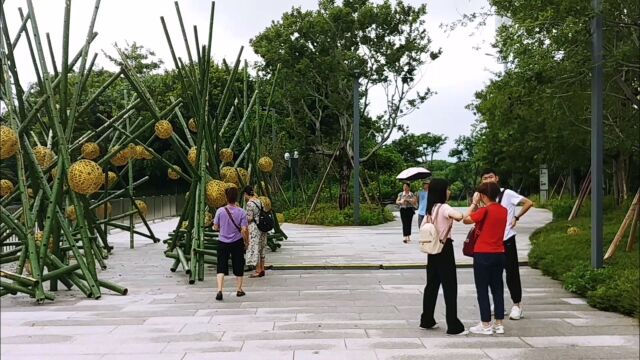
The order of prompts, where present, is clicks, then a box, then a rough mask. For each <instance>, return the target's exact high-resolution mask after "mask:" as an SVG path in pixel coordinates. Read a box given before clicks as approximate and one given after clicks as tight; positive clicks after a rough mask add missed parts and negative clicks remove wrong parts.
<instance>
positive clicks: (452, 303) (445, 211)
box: [420, 179, 469, 335]
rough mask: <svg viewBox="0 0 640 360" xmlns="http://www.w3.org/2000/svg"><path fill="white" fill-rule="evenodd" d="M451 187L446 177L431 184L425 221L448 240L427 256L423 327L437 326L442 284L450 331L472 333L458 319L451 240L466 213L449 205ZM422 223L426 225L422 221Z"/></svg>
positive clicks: (454, 262)
mask: <svg viewBox="0 0 640 360" xmlns="http://www.w3.org/2000/svg"><path fill="white" fill-rule="evenodd" d="M448 186H449V184H448V183H447V181H446V180H444V179H433V180H431V184H430V185H429V195H428V196H427V213H426V217H425V219H424V220H423V223H425V222H426V221H431V222H432V223H433V224H435V227H436V229H437V230H438V233H439V237H440V240H441V241H444V242H445V243H444V247H443V248H442V251H441V252H440V253H439V254H434V255H432V254H429V255H428V258H427V285H426V286H425V287H424V297H423V300H422V315H421V316H420V327H421V328H424V329H435V328H437V322H436V320H435V318H434V317H433V314H434V312H435V309H436V300H437V299H438V291H439V289H440V285H441V284H442V292H443V293H444V303H445V306H446V318H447V334H450V335H466V334H468V333H469V332H468V331H466V330H465V329H464V325H463V324H462V322H461V321H460V319H458V279H457V276H456V260H455V257H454V256H453V240H452V239H451V225H452V223H453V220H455V221H460V220H462V214H461V213H459V212H458V211H456V210H454V209H453V208H452V207H451V206H449V205H448V204H447V199H448V190H447V188H448ZM420 225H421V226H422V224H420Z"/></svg>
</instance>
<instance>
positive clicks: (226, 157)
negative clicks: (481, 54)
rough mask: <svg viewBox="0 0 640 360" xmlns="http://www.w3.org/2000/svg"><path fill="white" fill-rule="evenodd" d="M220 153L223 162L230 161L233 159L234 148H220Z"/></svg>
mask: <svg viewBox="0 0 640 360" xmlns="http://www.w3.org/2000/svg"><path fill="white" fill-rule="evenodd" d="M218 155H219V156H220V161H222V162H223V163H229V162H231V161H233V150H231V149H229V148H224V149H222V150H220V153H219V154H218Z"/></svg>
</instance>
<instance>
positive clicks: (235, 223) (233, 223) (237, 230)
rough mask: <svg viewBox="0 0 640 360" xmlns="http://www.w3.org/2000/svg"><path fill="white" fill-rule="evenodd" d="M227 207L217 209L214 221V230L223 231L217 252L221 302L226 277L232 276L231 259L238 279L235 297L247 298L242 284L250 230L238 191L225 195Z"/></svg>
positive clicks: (234, 273) (231, 190) (234, 190)
mask: <svg viewBox="0 0 640 360" xmlns="http://www.w3.org/2000/svg"><path fill="white" fill-rule="evenodd" d="M225 195H226V197H227V205H226V206H224V207H221V208H218V210H217V211H216V215H215V217H214V218H213V230H214V231H220V234H219V235H218V249H217V257H218V258H217V260H218V261H217V264H216V270H217V271H216V272H217V277H216V279H217V282H218V294H217V295H216V300H222V289H223V287H224V276H225V275H229V257H231V264H232V267H233V275H235V276H236V296H238V297H240V296H244V295H245V292H244V291H243V290H242V280H243V279H244V264H245V261H244V254H245V251H246V249H247V246H248V245H249V229H248V226H249V224H248V221H247V213H246V212H245V211H244V210H242V208H241V207H239V206H238V205H237V202H238V188H236V187H230V188H228V189H227V190H226V191H225Z"/></svg>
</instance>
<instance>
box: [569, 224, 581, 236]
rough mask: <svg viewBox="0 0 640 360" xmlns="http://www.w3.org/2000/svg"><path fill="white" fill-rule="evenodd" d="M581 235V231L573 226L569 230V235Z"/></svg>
mask: <svg viewBox="0 0 640 360" xmlns="http://www.w3.org/2000/svg"><path fill="white" fill-rule="evenodd" d="M579 233H580V229H579V228H577V227H575V226H572V227H570V228H568V229H567V235H578V234H579Z"/></svg>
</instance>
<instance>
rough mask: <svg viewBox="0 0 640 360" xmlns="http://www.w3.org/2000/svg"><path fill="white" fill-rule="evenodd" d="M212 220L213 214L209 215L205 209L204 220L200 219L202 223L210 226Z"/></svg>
mask: <svg viewBox="0 0 640 360" xmlns="http://www.w3.org/2000/svg"><path fill="white" fill-rule="evenodd" d="M212 222H213V215H211V213H210V212H208V211H207V212H206V213H204V220H203V221H202V225H203V226H211V223H212Z"/></svg>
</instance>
